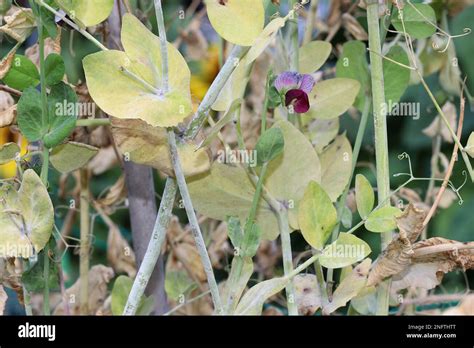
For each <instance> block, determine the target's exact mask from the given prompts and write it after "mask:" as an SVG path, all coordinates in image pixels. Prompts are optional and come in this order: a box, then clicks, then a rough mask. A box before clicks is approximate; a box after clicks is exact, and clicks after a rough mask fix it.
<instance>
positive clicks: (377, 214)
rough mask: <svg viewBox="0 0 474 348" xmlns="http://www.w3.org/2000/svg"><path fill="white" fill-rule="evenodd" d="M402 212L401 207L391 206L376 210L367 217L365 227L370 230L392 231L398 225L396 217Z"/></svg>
mask: <svg viewBox="0 0 474 348" xmlns="http://www.w3.org/2000/svg"><path fill="white" fill-rule="evenodd" d="M401 213H402V212H401V211H400V209H398V208H395V207H391V206H386V207H382V208H380V209H377V210H374V211H373V212H372V213H370V215H369V217H368V218H367V221H366V222H365V228H366V229H367V230H368V231H370V232H388V231H391V230H393V229H395V228H396V227H397V222H396V220H395V218H396V217H397V216H399V215H400V214H401Z"/></svg>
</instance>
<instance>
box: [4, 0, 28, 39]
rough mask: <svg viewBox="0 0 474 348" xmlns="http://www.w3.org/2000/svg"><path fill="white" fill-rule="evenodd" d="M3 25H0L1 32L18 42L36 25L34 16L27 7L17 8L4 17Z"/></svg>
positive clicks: (26, 36)
mask: <svg viewBox="0 0 474 348" xmlns="http://www.w3.org/2000/svg"><path fill="white" fill-rule="evenodd" d="M4 20H5V25H4V26H2V27H0V32H3V33H5V34H7V35H8V36H10V37H11V38H13V39H15V40H16V41H18V42H23V41H25V40H26V39H27V38H28V36H30V34H31V33H32V32H33V29H34V28H35V27H36V21H35V16H34V15H33V11H32V10H31V9H29V8H23V7H20V8H18V9H17V10H16V11H15V12H14V13H13V14H12V15H10V16H6V17H5V18H4Z"/></svg>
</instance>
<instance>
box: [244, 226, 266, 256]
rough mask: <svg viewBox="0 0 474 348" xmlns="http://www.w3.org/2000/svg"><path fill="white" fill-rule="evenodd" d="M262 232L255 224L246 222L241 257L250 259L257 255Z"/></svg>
mask: <svg viewBox="0 0 474 348" xmlns="http://www.w3.org/2000/svg"><path fill="white" fill-rule="evenodd" d="M261 235H262V230H261V229H260V227H259V226H258V225H257V224H255V223H249V222H247V223H246V224H245V229H244V238H243V241H242V245H241V250H240V254H241V256H242V257H244V258H245V257H249V258H252V257H254V256H255V254H256V253H257V249H258V246H259V244H260V237H261Z"/></svg>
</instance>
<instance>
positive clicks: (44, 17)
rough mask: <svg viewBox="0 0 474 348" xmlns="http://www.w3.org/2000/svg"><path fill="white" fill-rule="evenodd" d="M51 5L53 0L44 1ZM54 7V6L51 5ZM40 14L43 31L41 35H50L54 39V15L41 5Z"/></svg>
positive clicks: (56, 31) (56, 29)
mask: <svg viewBox="0 0 474 348" xmlns="http://www.w3.org/2000/svg"><path fill="white" fill-rule="evenodd" d="M46 2H47V3H49V5H50V6H51V5H52V4H53V3H54V1H46ZM53 7H54V6H53ZM39 12H40V16H41V23H42V24H43V27H44V29H45V31H44V32H43V36H44V37H45V38H46V37H48V36H49V37H51V38H52V39H55V38H56V37H57V36H58V27H57V26H56V22H55V15H54V14H53V13H52V12H50V11H49V10H48V9H46V8H44V7H43V6H41V7H40V11H39Z"/></svg>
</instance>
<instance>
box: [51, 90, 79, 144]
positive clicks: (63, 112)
mask: <svg viewBox="0 0 474 348" xmlns="http://www.w3.org/2000/svg"><path fill="white" fill-rule="evenodd" d="M76 103H77V96H76V93H75V92H74V90H73V89H72V88H71V87H69V86H68V85H66V84H65V83H64V82H60V83H58V84H56V85H54V86H53V87H51V92H50V94H49V96H48V128H47V131H46V133H45V134H44V136H43V142H44V145H45V146H46V147H48V148H52V147H54V146H57V145H59V144H60V143H61V142H62V141H63V140H64V139H66V138H67V137H68V136H69V135H70V134H71V133H72V131H73V130H74V128H75V127H76V121H77V115H76V113H75V110H76V108H74V112H73V114H70V113H69V111H68V108H65V107H64V105H76Z"/></svg>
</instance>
